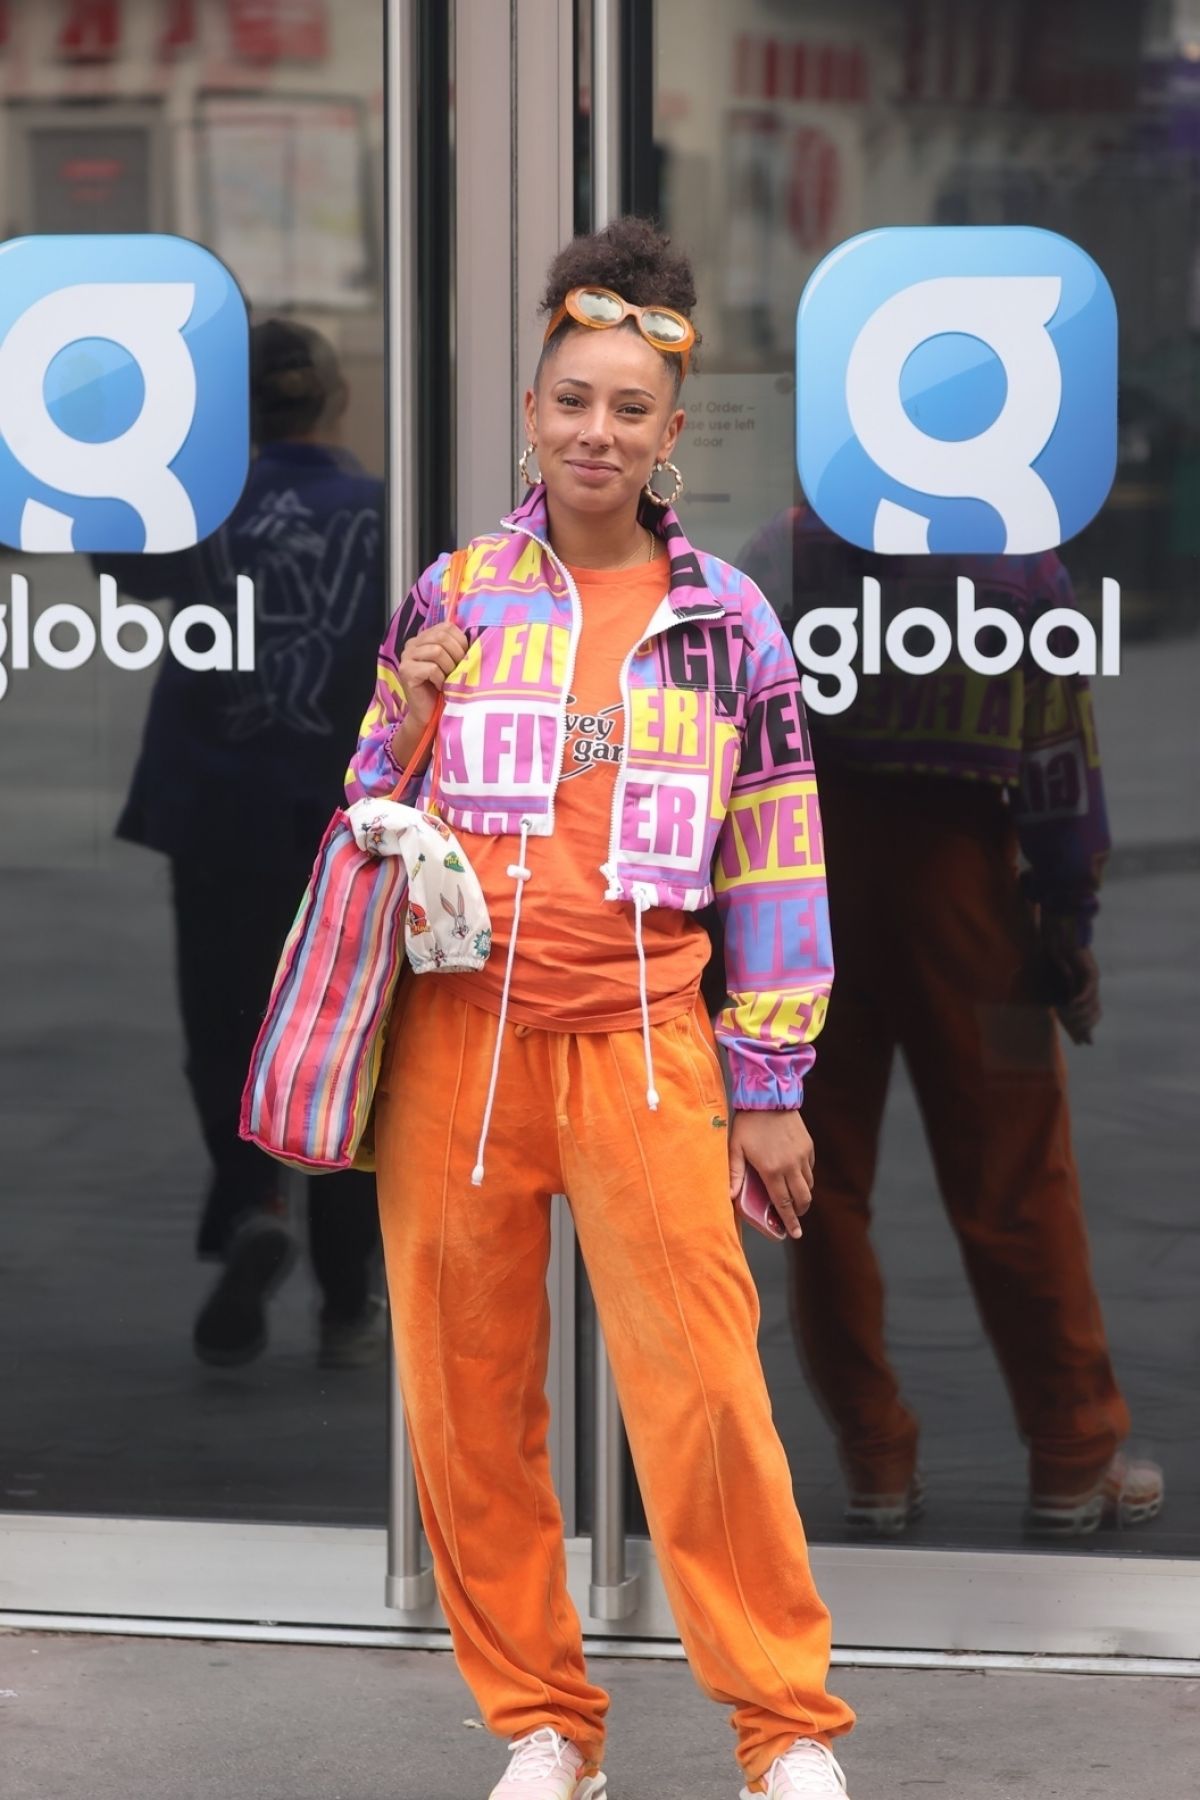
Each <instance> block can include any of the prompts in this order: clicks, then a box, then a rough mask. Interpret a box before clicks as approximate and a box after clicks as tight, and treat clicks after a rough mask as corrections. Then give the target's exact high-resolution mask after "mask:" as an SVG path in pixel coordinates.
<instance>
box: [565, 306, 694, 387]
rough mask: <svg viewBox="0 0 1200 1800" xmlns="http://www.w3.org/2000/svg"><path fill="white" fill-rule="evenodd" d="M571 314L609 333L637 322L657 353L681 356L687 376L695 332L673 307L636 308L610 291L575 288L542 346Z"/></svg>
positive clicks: (577, 319)
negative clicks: (630, 322)
mask: <svg viewBox="0 0 1200 1800" xmlns="http://www.w3.org/2000/svg"><path fill="white" fill-rule="evenodd" d="M568 314H569V315H570V317H571V318H572V319H574V320H575V322H576V324H577V325H588V326H590V327H591V328H592V330H593V331H607V330H608V328H609V327H610V326H611V325H620V324H622V323H623V322H624V321H625V320H626V319H635V320H636V321H637V328H638V330H639V331H640V332H641V334H642V336H643V337H644V338H645V340H646V342H647V343H648V344H651V345H653V347H654V349H655V350H665V351H666V352H667V353H668V354H669V355H672V356H678V358H679V361H680V366H681V368H682V372H683V374H685V375H686V374H687V370H688V361H689V359H690V357H691V352H692V345H693V344H694V343H695V342H696V330H695V327H694V325H693V324H692V322H691V320H690V319H685V318H684V316H683V314H682V313H678V312H676V311H675V310H674V309H673V308H672V307H670V306H635V305H634V304H633V302H632V300H625V299H622V297H621V295H620V294H614V293H613V291H612V289H611V288H604V287H577V288H572V289H571V291H570V293H569V294H568V295H567V297H566V299H565V300H564V301H563V303H562V305H561V306H560V307H559V308H558V309H557V310H556V312H555V314H554V317H553V318H552V319H551V321H550V323H549V324H548V325H547V327H546V335H545V337H544V338H543V339H542V342H543V344H548V343H549V342H550V339H551V338H552V337H553V336H554V333H555V332H556V331H557V330H558V328H559V326H560V325H561V324H562V322H563V320H564V319H565V318H566V317H567V316H568Z"/></svg>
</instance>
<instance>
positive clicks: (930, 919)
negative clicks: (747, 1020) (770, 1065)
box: [739, 507, 1162, 1536]
mask: <svg viewBox="0 0 1200 1800" xmlns="http://www.w3.org/2000/svg"><path fill="white" fill-rule="evenodd" d="M739 560H740V562H741V563H742V565H743V567H744V568H745V569H746V570H747V571H748V572H749V573H750V574H751V575H752V576H753V577H754V579H755V580H757V581H758V583H759V585H760V586H761V587H762V588H763V589H764V591H765V593H766V595H767V597H768V599H769V600H771V602H772V604H773V605H774V606H775V608H776V610H777V612H778V613H779V615H780V617H781V619H782V621H783V624H784V626H785V628H786V629H787V631H788V633H789V636H790V635H791V634H792V632H793V630H794V628H795V626H796V623H797V621H798V620H799V619H800V618H801V617H802V615H803V614H804V613H805V612H807V611H808V610H809V609H810V608H812V607H816V606H825V605H835V604H836V605H858V604H859V603H860V599H861V593H862V577H863V576H864V575H873V576H875V577H877V578H878V580H879V581H880V583H881V592H882V603H883V609H884V615H883V616H884V622H885V624H886V621H887V619H888V618H889V617H891V616H893V614H894V612H896V611H899V610H900V609H902V608H905V607H908V606H912V605H914V604H920V605H922V606H926V607H929V608H931V609H932V610H935V611H939V612H940V613H942V614H943V615H944V616H946V617H947V621H948V623H949V624H950V625H951V627H952V628H953V625H954V611H953V609H954V606H955V595H956V583H955V577H956V576H958V575H967V576H970V577H971V578H972V579H973V580H974V582H975V584H976V598H975V604H976V606H977V607H979V608H982V607H984V606H991V607H997V608H1000V609H1002V610H1003V611H1005V612H1006V613H1008V614H1009V615H1011V616H1012V617H1015V618H1016V619H1017V620H1018V622H1019V623H1020V624H1021V626H1022V629H1023V631H1024V633H1025V639H1026V646H1028V634H1029V628H1030V624H1031V622H1032V620H1033V619H1034V618H1035V617H1036V616H1037V614H1038V613H1039V612H1040V611H1044V610H1045V609H1046V608H1047V607H1049V606H1062V605H1070V604H1071V588H1070V583H1069V580H1068V577H1067V574H1066V571H1065V570H1064V569H1063V567H1062V564H1061V563H1060V562H1059V561H1058V559H1057V557H1055V556H1053V555H1042V556H1030V557H1018V556H1010V557H1001V556H997V557H991V558H984V557H976V558H972V559H969V562H967V561H964V560H963V559H961V558H949V557H939V556H913V557H907V558H901V557H889V558H882V557H877V556H872V555H869V554H868V553H867V552H865V551H860V550H857V549H855V548H854V547H853V546H851V545H849V544H846V543H843V542H842V541H841V540H840V539H836V538H834V537H833V536H832V534H830V533H829V532H828V531H827V530H826V529H825V527H824V526H823V525H822V524H821V523H820V521H819V520H818V519H817V518H816V517H815V515H814V514H812V513H811V512H810V511H809V510H808V509H807V508H805V507H799V508H796V509H794V510H793V511H790V512H788V513H786V514H784V515H782V516H781V517H780V518H778V519H776V520H775V521H773V522H772V523H771V524H770V525H768V526H767V527H765V528H764V530H763V531H761V532H760V533H759V534H758V536H757V537H756V538H755V539H754V541H753V542H752V543H751V545H750V546H749V547H748V548H747V549H746V550H745V551H744V552H743V554H742V556H741V557H740V559H739ZM1069 635H1070V634H1068V636H1069ZM921 647H922V646H921V645H920V644H919V642H918V641H917V640H916V637H915V633H914V641H913V648H914V649H919V648H921ZM978 647H979V649H980V650H981V651H983V652H986V651H987V650H989V649H993V650H994V649H995V648H996V647H997V646H996V645H995V644H991V645H989V643H988V642H987V637H986V632H982V633H981V634H980V637H979V639H978ZM1051 647H1052V648H1055V647H1058V648H1061V649H1062V650H1063V651H1067V650H1069V649H1070V648H1071V647H1072V645H1071V644H1070V643H1069V642H1068V643H1065V644H1061V645H1059V644H1058V643H1057V640H1056V639H1055V638H1053V637H1052V639H1051ZM816 648H817V649H818V652H820V650H821V649H822V648H823V645H822V643H821V640H820V639H818V641H817V646H816ZM801 660H803V657H802V658H801ZM814 672H815V669H814ZM859 680H860V685H859V689H858V693H857V696H856V697H855V698H854V700H853V701H852V702H851V704H850V705H849V706H848V707H847V708H846V709H845V710H844V711H841V712H837V713H828V714H824V715H822V714H821V713H820V712H818V711H816V710H815V709H813V710H811V711H810V723H811V726H812V731H813V743H814V756H815V760H816V766H817V773H818V779H819V782H820V789H821V808H822V814H823V817H824V821H825V842H826V858H827V864H828V871H829V872H828V881H829V897H830V914H831V928H832V936H833V943H834V949H835V955H836V958H837V971H838V972H837V978H836V981H835V983H834V990H833V996H832V1000H831V1003H830V1009H829V1015H828V1020H827V1023H826V1026H825V1029H824V1031H823V1033H822V1036H821V1055H820V1056H819V1057H818V1058H817V1062H816V1066H815V1068H814V1069H813V1071H812V1072H811V1073H810V1075H809V1077H808V1079H807V1081H806V1084H805V1098H804V1111H805V1117H806V1118H807V1120H808V1123H809V1129H810V1130H811V1132H812V1135H813V1140H814V1143H815V1145H816V1153H817V1160H816V1187H815V1194H814V1205H813V1208H812V1211H811V1213H810V1214H809V1215H808V1217H807V1218H806V1219H805V1222H804V1238H803V1241H802V1242H800V1243H792V1244H790V1245H789V1246H788V1254H789V1259H790V1260H789V1268H790V1286H791V1296H792V1311H793V1321H794V1327H795V1330H796V1334H797V1340H798V1345H799V1348H800V1351H801V1354H802V1357H803V1359H804V1360H805V1362H806V1363H807V1366H808V1370H809V1375H810V1379H811V1380H812V1382H813V1384H814V1386H815V1389H816V1391H817V1394H818V1395H819V1397H820V1399H821V1401H822V1403H823V1405H824V1407H825V1409H826V1411H827V1414H828V1416H829V1418H830V1420H831V1422H832V1425H833V1428H834V1431H835V1433H836V1435H837V1440H838V1446H839V1451H840V1454H841V1458H842V1463H843V1467H844V1470H845V1474H846V1477H847V1481H848V1485H849V1490H850V1500H849V1505H848V1508H847V1515H846V1516H847V1520H848V1522H849V1523H851V1524H852V1525H855V1526H857V1527H858V1528H860V1529H863V1530H867V1531H876V1532H883V1533H887V1534H892V1533H896V1532H899V1531H902V1530H903V1529H904V1528H905V1526H906V1525H907V1524H908V1522H909V1521H910V1519H911V1518H912V1517H913V1516H914V1515H915V1514H916V1513H917V1512H918V1511H919V1510H920V1507H921V1505H922V1501H923V1497H924V1488H923V1481H922V1477H921V1473H920V1468H919V1464H918V1452H917V1445H918V1423H917V1420H916V1418H915V1417H914V1415H913V1413H912V1411H911V1409H910V1408H909V1407H908V1406H907V1405H906V1404H905V1401H904V1399H903V1397H902V1394H901V1391H900V1385H899V1382H898V1380H897V1377H896V1374H895V1372H894V1371H893V1369H892V1366H891V1364H890V1362H889V1360H888V1356H887V1351H886V1348H885V1340H884V1285H883V1278H882V1273H881V1270H880V1267H879V1263H878V1261H877V1259H876V1255H875V1251H874V1249H873V1247H872V1243H871V1236H870V1223H871V1190H872V1186H873V1183H874V1178H875V1169H876V1161H877V1156H878V1151H879V1138H880V1128H881V1123H882V1118H883V1110H884V1104H885V1101H886V1098H887V1090H888V1082H889V1079H890V1073H891V1066H892V1059H893V1056H894V1054H895V1052H896V1050H897V1049H899V1051H900V1052H901V1054H902V1055H903V1057H904V1060H905V1063H906V1065H907V1067H908V1071H909V1074H910V1077H911V1079H912V1083H913V1087H914V1089H915V1092H916V1098H917V1103H918V1106H919V1107H920V1111H921V1116H922V1119H923V1121H924V1125H925V1130H926V1133H927V1136H928V1140H929V1146H930V1150H931V1153H932V1157H933V1162H934V1167H935V1170H936V1175H937V1180H938V1185H939V1187H940V1189H941V1194H942V1199H943V1202H944V1204H945V1207H946V1211H947V1213H948V1215H949V1219H950V1223H951V1225H952V1227H953V1229H954V1231H955V1234H956V1236H957V1238H958V1241H959V1245H960V1247H961V1251H962V1256H963V1260H964V1263H965V1265H966V1271H967V1276H968V1279H969V1280H970V1282H971V1285H972V1288H973V1290H974V1294H975V1298H976V1301H977V1304H978V1306H979V1311H980V1315H981V1318H982V1320H983V1324H984V1327H985V1329H986V1331H987V1333H988V1336H989V1338H990V1339H991V1342H992V1345H993V1347H994V1349H995V1352H996V1355H997V1357H998V1359H999V1361H1000V1365H1001V1368H1002V1370H1003V1373H1004V1376H1005V1378H1006V1381H1007V1384H1008V1388H1009V1392H1010V1395H1011V1397H1012V1403H1013V1407H1014V1411H1015V1413H1016V1417H1017V1422H1018V1426H1019V1428H1020V1431H1021V1433H1022V1436H1023V1438H1024V1440H1025V1442H1026V1444H1027V1445H1028V1448H1029V1480H1030V1504H1029V1511H1028V1514H1027V1524H1028V1526H1029V1528H1030V1529H1032V1530H1036V1531H1040V1532H1046V1533H1054V1534H1062V1535H1064V1536H1075V1535H1078V1534H1082V1533H1084V1532H1088V1531H1091V1530H1094V1529H1095V1528H1096V1526H1097V1525H1098V1524H1100V1523H1101V1522H1102V1521H1103V1522H1110V1523H1111V1522H1120V1523H1123V1524H1135V1523H1139V1522H1141V1521H1142V1520H1144V1519H1147V1518H1151V1517H1153V1516H1154V1515H1155V1514H1156V1513H1157V1512H1158V1511H1159V1508H1160V1507H1161V1504H1162V1476H1161V1473H1160V1471H1159V1470H1158V1469H1157V1468H1156V1467H1155V1466H1154V1465H1153V1464H1150V1463H1139V1462H1133V1461H1131V1460H1130V1459H1129V1458H1128V1457H1126V1456H1125V1455H1124V1454H1122V1452H1121V1449H1120V1446H1121V1444H1122V1442H1123V1440H1124V1439H1125V1438H1126V1436H1127V1435H1128V1432H1129V1424H1130V1421H1129V1413H1128V1409H1127V1407H1126V1405H1125V1402H1124V1400H1123V1398H1122V1396H1121V1393H1120V1390H1119V1388H1118V1386H1117V1382H1116V1378H1115V1376H1114V1373H1113V1368H1112V1363H1111V1360H1110V1357H1109V1351H1108V1345H1107V1341H1106V1337H1105V1330H1104V1323H1103V1320H1102V1318H1101V1313H1100V1306H1099V1301H1098V1299H1097V1295H1096V1291H1095V1287H1094V1284H1093V1280H1092V1273H1091V1262H1090V1254H1089V1248H1088V1237H1087V1229H1086V1224H1085V1220H1084V1215H1083V1207H1082V1200H1081V1195H1080V1186H1079V1175H1078V1171H1077V1169H1076V1165H1075V1158H1074V1154H1073V1151H1072V1146H1071V1124H1070V1113H1069V1108H1068V1100H1067V1082H1066V1069H1065V1064H1064V1059H1063V1054H1062V1049H1061V1044H1060V1040H1059V1036H1058V1031H1057V1029H1056V1026H1055V1012H1057V1015H1058V1019H1059V1020H1060V1021H1061V1024H1062V1026H1063V1028H1064V1029H1065V1030H1066V1032H1067V1033H1068V1035H1069V1036H1070V1037H1071V1038H1072V1039H1073V1041H1074V1042H1076V1043H1086V1042H1090V1041H1091V1034H1092V1031H1093V1029H1094V1027H1095V1025H1096V1023H1097V1021H1098V1019H1099V1017H1100V1001H1099V976H1098V971H1097V966H1096V960H1095V957H1094V955H1093V953H1092V950H1091V948H1090V940H1091V924H1092V919H1093V916H1094V914H1095V911H1096V907H1097V899H1096V893H1097V888H1098V885H1099V879H1100V871H1101V868H1102V866H1103V863H1104V859H1105V856H1106V854H1107V851H1108V848H1109V837H1108V826H1107V819H1106V815H1105V806H1104V793H1103V787H1102V783H1101V777H1100V767H1099V759H1098V755H1097V749H1096V738H1095V734H1094V730H1093V725H1092V707H1091V693H1090V691H1089V688H1088V684H1087V681H1086V679H1085V678H1084V677H1082V676H1063V675H1051V674H1046V673H1044V672H1043V671H1042V670H1040V669H1039V668H1037V667H1036V665H1035V664H1034V663H1033V662H1032V660H1031V659H1030V657H1029V653H1028V648H1026V652H1025V656H1024V658H1023V659H1022V661H1021V662H1020V663H1019V664H1018V666H1017V667H1016V668H1014V669H1012V670H1011V671H1009V672H1008V673H1005V674H1000V675H996V674H980V673H977V672H975V671H973V670H971V669H969V668H967V667H966V665H965V664H964V663H963V662H962V661H960V660H957V652H954V653H952V658H951V660H950V661H949V662H947V663H946V664H945V666H944V667H943V668H941V669H939V670H937V671H935V672H933V673H930V674H927V675H909V674H904V673H902V672H900V671H898V670H896V669H895V668H889V667H888V663H887V659H886V658H885V659H884V665H883V673H881V674H880V675H877V676H860V678H859ZM826 691H828V684H827V686H826ZM1018 851H1020V852H1021V854H1022V855H1023V857H1024V860H1025V862H1026V863H1027V865H1028V867H1027V870H1026V872H1025V874H1024V875H1023V876H1021V877H1018V873H1017V864H1018Z"/></svg>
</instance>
